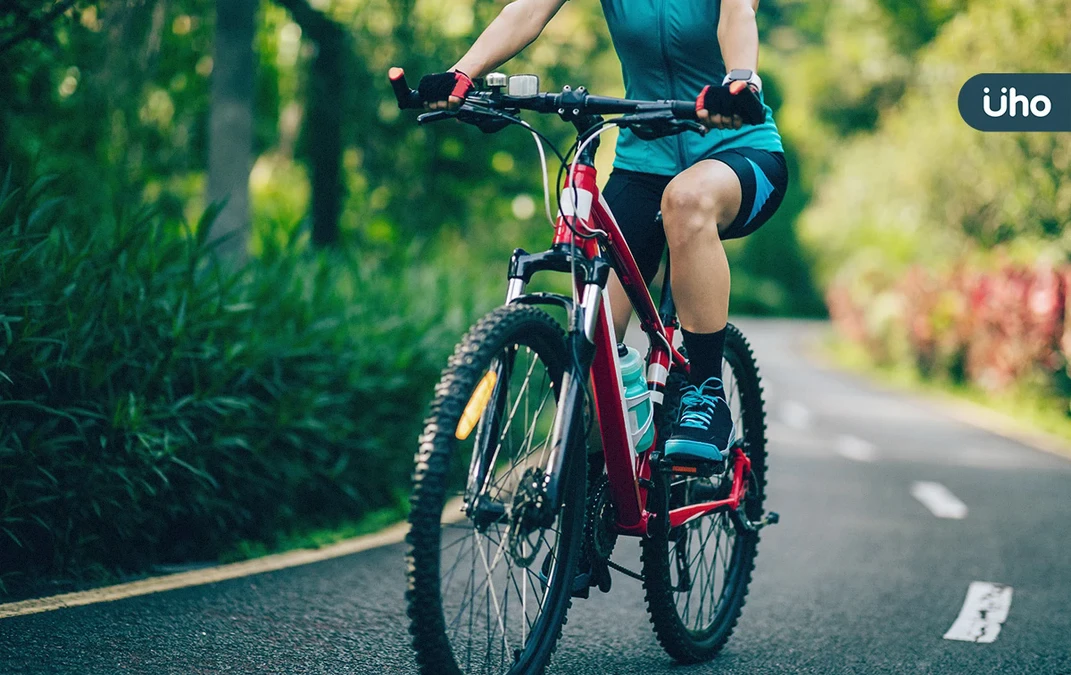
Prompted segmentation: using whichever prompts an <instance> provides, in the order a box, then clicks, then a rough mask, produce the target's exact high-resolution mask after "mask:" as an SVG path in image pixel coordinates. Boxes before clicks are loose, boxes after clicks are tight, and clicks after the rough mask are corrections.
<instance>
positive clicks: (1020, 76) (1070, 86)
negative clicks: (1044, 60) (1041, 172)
mask: <svg viewBox="0 0 1071 675" xmlns="http://www.w3.org/2000/svg"><path fill="white" fill-rule="evenodd" d="M959 114H960V115H961V116H962V117H963V121H964V122H966V123H967V124H969V125H971V126H972V127H974V128H975V129H978V130H979V131H1071V73H984V74H981V75H975V76H974V77H972V78H971V79H969V80H967V82H966V84H964V85H963V88H962V89H960V91H959Z"/></svg>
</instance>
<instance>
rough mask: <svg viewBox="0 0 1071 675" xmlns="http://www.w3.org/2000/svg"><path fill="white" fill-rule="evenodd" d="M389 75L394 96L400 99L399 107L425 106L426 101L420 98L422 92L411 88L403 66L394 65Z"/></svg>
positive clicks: (403, 108)
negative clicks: (406, 79)
mask: <svg viewBox="0 0 1071 675" xmlns="http://www.w3.org/2000/svg"><path fill="white" fill-rule="evenodd" d="M387 77H389V78H390V86H391V89H393V90H394V97H395V98H396V99H398V107H399V108H401V109H402V110H405V109H406V108H423V107H424V102H423V101H421V100H420V94H419V93H417V92H416V91H414V90H412V89H410V88H409V84H408V83H407V82H406V81H405V71H404V70H402V69H401V68H398V67H394V68H391V69H390V70H389V71H388V72H387Z"/></svg>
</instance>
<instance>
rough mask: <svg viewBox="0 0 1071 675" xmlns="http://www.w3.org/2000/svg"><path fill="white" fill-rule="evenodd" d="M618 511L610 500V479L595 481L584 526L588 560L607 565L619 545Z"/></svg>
mask: <svg viewBox="0 0 1071 675" xmlns="http://www.w3.org/2000/svg"><path fill="white" fill-rule="evenodd" d="M616 528H617V509H616V508H615V507H614V503H613V500H612V499H611V498H610V479H609V478H607V477H606V475H605V474H603V475H601V476H599V477H598V478H597V479H595V482H594V483H593V484H592V486H591V488H590V490H589V492H588V505H587V518H586V522H585V524H584V550H585V552H586V553H587V554H588V560H590V561H592V562H593V563H599V564H602V565H605V564H606V561H607V560H609V559H610V556H611V555H612V554H613V552H614V546H615V545H616V544H617V531H616Z"/></svg>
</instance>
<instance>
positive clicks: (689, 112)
mask: <svg viewBox="0 0 1071 675" xmlns="http://www.w3.org/2000/svg"><path fill="white" fill-rule="evenodd" d="M672 107H673V116H674V117H676V118H677V119H679V120H693V121H694V120H696V119H698V118H697V117H696V111H695V103H690V102H688V101H673V102H672Z"/></svg>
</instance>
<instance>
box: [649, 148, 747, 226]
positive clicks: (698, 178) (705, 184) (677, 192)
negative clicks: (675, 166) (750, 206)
mask: <svg viewBox="0 0 1071 675" xmlns="http://www.w3.org/2000/svg"><path fill="white" fill-rule="evenodd" d="M662 202H663V203H662V215H663V217H664V218H666V219H667V220H669V221H670V223H669V226H670V227H671V228H676V227H678V226H684V225H685V223H684V221H682V222H681V223H675V222H673V219H674V218H681V217H685V216H687V217H688V218H691V217H692V216H694V215H697V214H701V215H702V216H703V219H704V220H705V219H706V218H711V217H713V218H714V221H715V222H716V223H717V224H718V230H719V232H721V231H724V230H725V228H726V227H727V226H728V225H729V223H731V222H733V220H734V219H735V218H736V214H737V212H738V211H739V210H740V203H741V181H740V179H739V178H737V175H736V172H735V170H734V169H733V168H732V167H731V166H729V165H728V164H726V163H725V162H722V161H721V160H720V159H717V158H711V159H704V160H701V161H699V162H696V163H695V164H693V165H692V166H690V167H688V168H687V169H685V170H684V171H682V172H680V173H679V174H677V176H676V177H675V178H674V179H673V181H672V182H671V183H670V184H669V187H667V188H666V193H665V196H664V197H663V198H662ZM678 213H679V214H681V215H679V216H678V215H676V214H678Z"/></svg>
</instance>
